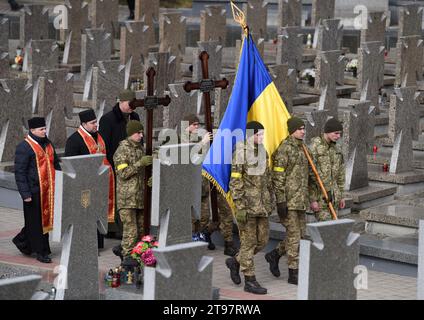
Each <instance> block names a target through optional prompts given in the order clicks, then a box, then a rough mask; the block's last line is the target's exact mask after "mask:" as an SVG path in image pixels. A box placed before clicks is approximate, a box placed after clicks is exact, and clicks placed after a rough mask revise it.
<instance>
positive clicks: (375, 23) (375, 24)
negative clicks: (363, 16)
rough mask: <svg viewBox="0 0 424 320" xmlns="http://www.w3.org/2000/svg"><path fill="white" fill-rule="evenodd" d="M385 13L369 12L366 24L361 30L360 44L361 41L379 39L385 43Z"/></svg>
mask: <svg viewBox="0 0 424 320" xmlns="http://www.w3.org/2000/svg"><path fill="white" fill-rule="evenodd" d="M386 23H387V15H386V13H385V12H384V11H380V12H369V13H368V19H367V20H366V25H365V26H363V27H364V28H363V29H362V30H361V44H362V43H363V42H371V41H380V42H381V45H383V46H384V44H385V42H386V41H385V40H386V39H385V35H386Z"/></svg>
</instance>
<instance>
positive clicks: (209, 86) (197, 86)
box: [184, 51, 228, 222]
mask: <svg viewBox="0 0 424 320" xmlns="http://www.w3.org/2000/svg"><path fill="white" fill-rule="evenodd" d="M199 59H200V60H201V61H202V77H203V79H202V80H201V81H200V82H196V83H193V82H190V81H188V82H186V84H185V85H184V90H185V91H187V92H190V91H193V90H200V91H201V92H202V93H203V99H204V102H205V122H206V130H208V132H213V127H212V112H211V95H210V93H211V91H213V90H214V89H215V88H221V89H226V88H227V87H228V80H227V79H225V78H223V79H221V80H213V79H209V66H208V60H209V54H208V53H207V52H206V51H202V52H201V53H200V55H199ZM210 143H211V144H212V140H211V141H210ZM210 190H211V205H212V221H213V222H218V220H219V217H218V204H217V193H216V188H214V186H213V184H212V183H211V184H210Z"/></svg>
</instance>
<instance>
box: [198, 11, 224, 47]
mask: <svg viewBox="0 0 424 320" xmlns="http://www.w3.org/2000/svg"><path fill="white" fill-rule="evenodd" d="M226 38H227V16H226V10H225V9H224V7H223V6H219V5H206V6H205V10H202V11H200V41H203V42H204V41H218V42H219V44H220V45H222V46H224V45H225V40H226Z"/></svg>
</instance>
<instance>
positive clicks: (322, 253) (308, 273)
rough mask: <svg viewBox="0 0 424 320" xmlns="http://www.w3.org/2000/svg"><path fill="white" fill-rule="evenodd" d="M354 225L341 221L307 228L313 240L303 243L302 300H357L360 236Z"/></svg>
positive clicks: (352, 222) (299, 290) (301, 245)
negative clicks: (354, 229)
mask: <svg viewBox="0 0 424 320" xmlns="http://www.w3.org/2000/svg"><path fill="white" fill-rule="evenodd" d="M354 223H355V221H353V220H350V219H341V220H335V221H325V222H318V223H311V224H308V225H307V228H308V231H309V234H310V235H311V238H312V240H311V241H309V240H300V251H299V286H298V291H297V297H298V299H299V300H356V298H357V291H356V287H355V278H356V274H355V268H356V267H357V266H358V265H359V234H358V233H355V232H353V227H354Z"/></svg>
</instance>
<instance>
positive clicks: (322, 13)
mask: <svg viewBox="0 0 424 320" xmlns="http://www.w3.org/2000/svg"><path fill="white" fill-rule="evenodd" d="M334 10H335V0H312V23H311V25H313V26H316V25H318V24H319V23H320V22H321V21H322V20H324V19H332V18H334Z"/></svg>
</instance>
